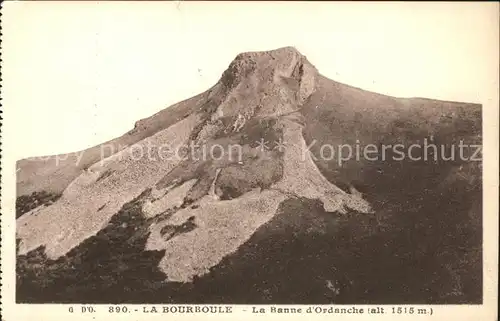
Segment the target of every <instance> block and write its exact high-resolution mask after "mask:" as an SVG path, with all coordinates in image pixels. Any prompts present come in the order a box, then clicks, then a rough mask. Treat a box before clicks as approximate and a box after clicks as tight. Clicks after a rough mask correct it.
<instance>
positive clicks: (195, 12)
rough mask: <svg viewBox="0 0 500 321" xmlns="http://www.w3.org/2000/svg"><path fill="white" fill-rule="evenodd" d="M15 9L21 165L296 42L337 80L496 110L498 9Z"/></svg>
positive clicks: (11, 84)
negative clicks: (245, 59) (234, 63)
mask: <svg viewBox="0 0 500 321" xmlns="http://www.w3.org/2000/svg"><path fill="white" fill-rule="evenodd" d="M3 6H4V8H3V9H2V14H3V17H2V33H3V44H2V47H3V49H2V60H3V66H2V78H3V80H2V86H3V88H2V99H3V105H4V107H3V108H4V119H5V120H6V121H4V132H8V133H10V135H11V136H13V137H15V139H13V140H11V141H12V144H15V148H12V149H10V151H11V153H13V154H15V155H11V156H12V157H14V158H16V159H20V158H24V157H31V156H41V155H51V154H58V153H66V152H73V151H79V150H82V149H84V148H87V147H91V146H94V145H96V144H99V143H102V142H104V141H106V140H109V139H112V138H115V137H118V136H120V135H122V134H123V133H125V132H126V131H128V130H129V129H131V128H132V127H133V126H134V123H135V122H136V121H137V120H139V119H141V118H144V117H148V116H150V115H152V114H154V113H156V112H158V111H159V110H161V109H164V108H166V107H168V106H170V105H172V104H174V103H176V102H178V101H181V100H184V99H187V98H189V97H191V96H194V95H196V94H198V93H200V92H203V91H205V90H207V89H208V88H210V87H211V86H212V85H213V84H215V83H216V82H217V81H218V79H219V77H220V76H221V74H222V72H223V71H224V70H225V69H226V68H227V67H228V65H229V63H230V62H231V60H232V59H233V58H234V57H235V56H236V55H237V54H238V53H240V52H245V51H260V50H271V49H276V48H279V47H284V46H294V47H296V48H297V49H298V50H299V51H300V52H301V53H302V54H304V55H305V56H307V58H308V60H309V61H310V62H311V63H312V64H314V65H315V66H316V67H317V68H318V70H319V71H320V73H322V74H323V75H325V76H327V77H328V78H331V79H333V80H336V81H339V82H343V83H347V84H349V85H353V86H356V87H360V88H363V89H367V90H371V91H375V92H379V93H383V94H388V95H392V96H398V97H428V98H435V99H443V100H456V101H466V102H475V103H482V104H484V105H488V106H489V105H491V103H492V99H493V98H492V95H491V88H498V73H499V70H498V47H499V44H498V41H499V40H498V38H499V33H498V23H499V21H498V3H319V2H318V3H299V2H295V3H283V2H277V3H243V2H240V3H228V2H224V3H215V4H214V3H193V2H71V3H70V2H64V1H57V2H52V3H51V2H45V1H43V2H34V1H28V2H10V3H5V4H3ZM488 90H489V92H488ZM7 147H9V146H7ZM11 147H12V146H11Z"/></svg>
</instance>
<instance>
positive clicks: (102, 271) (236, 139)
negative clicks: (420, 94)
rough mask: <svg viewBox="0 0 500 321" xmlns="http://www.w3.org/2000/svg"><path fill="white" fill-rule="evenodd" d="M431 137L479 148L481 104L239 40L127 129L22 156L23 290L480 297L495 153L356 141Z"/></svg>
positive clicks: (241, 297)
mask: <svg viewBox="0 0 500 321" xmlns="http://www.w3.org/2000/svg"><path fill="white" fill-rule="evenodd" d="M427 138H432V141H433V142H435V143H439V144H441V145H443V146H448V147H446V148H448V150H449V149H450V148H451V147H450V146H452V143H453V142H458V141H459V140H460V139H464V140H466V141H467V142H468V143H469V144H480V143H481V109H480V106H478V105H473V104H465V103H452V102H440V101H433V100H425V99H400V98H394V97H389V96H384V95H379V94H375V93H370V92H367V91H363V90H361V89H358V88H354V87H350V86H347V85H344V84H340V83H337V82H334V81H332V80H329V79H327V78H325V77H324V76H322V75H320V74H319V72H318V71H317V70H316V68H315V67H314V66H313V65H312V64H311V63H310V62H309V61H308V60H307V59H306V57H304V56H303V55H301V54H300V53H299V52H298V51H297V50H295V49H294V48H291V47H286V48H280V49H277V50H273V51H267V52H250V53H243V54H240V55H238V56H237V57H236V58H235V59H234V60H233V62H231V64H230V65H229V67H228V69H227V70H226V71H225V72H224V73H223V75H222V77H221V79H220V80H219V82H218V83H217V84H215V85H214V86H213V87H212V88H210V89H209V90H208V91H207V92H205V93H202V94H200V95H198V96H196V97H193V98H191V99H188V100H186V101H184V102H181V103H179V104H177V105H174V106H172V107H169V108H167V109H165V110H164V111H161V112H159V113H157V114H156V115H153V116H151V117H150V118H148V119H145V120H141V121H139V122H137V123H136V126H135V128H134V129H133V130H132V131H130V132H129V133H127V134H126V135H124V136H122V137H120V138H118V139H116V140H113V141H111V142H108V143H105V144H103V145H101V146H96V147H94V148H91V149H89V150H87V151H84V152H82V153H80V154H73V155H68V156H67V157H59V159H61V158H66V159H65V160H64V162H63V163H59V164H56V160H55V159H52V160H48V161H44V162H39V161H34V160H24V161H20V162H19V163H18V166H19V168H20V169H21V170H20V172H19V173H18V196H20V197H22V198H20V200H21V201H22V202H23V203H22V204H21V205H23V204H28V205H29V206H28V205H25V206H24V205H23V206H19V211H20V212H19V213H18V216H19V218H18V220H17V238H18V299H19V300H20V301H23V302H34V301H37V302H38V301H40V300H42V301H43V300H49V301H50V300H52V301H56V302H60V301H65V300H69V301H79V300H80V301H81V300H84V301H85V302H102V303H105V301H106V300H108V301H109V300H117V301H113V302H118V301H120V302H121V301H129V302H132V301H134V300H140V299H141V298H146V299H147V300H150V301H155V300H158V301H159V302H219V303H223V302H225V303H265V302H269V303H270V302H282V303H306V302H308V303H323V302H332V301H333V302H358V301H362V302H375V301H377V302H382V303H384V302H385V303H396V302H394V301H398V302H400V300H410V302H412V303H433V302H436V303H437V302H455V303H458V302H479V301H480V300H481V299H482V295H481V290H480V289H479V288H478V287H480V284H481V283H480V282H479V283H478V281H480V279H481V201H480V200H481V179H480V177H481V166H480V162H472V161H467V160H461V159H460V160H457V159H454V160H453V161H445V160H443V159H442V158H443V157H441V156H442V155H441V154H440V155H436V158H435V159H434V158H433V159H432V161H429V160H426V161H422V160H420V161H414V160H411V159H407V158H406V159H403V160H395V159H394V157H392V158H391V157H388V159H380V158H377V159H375V160H373V159H366V158H361V159H360V158H359V157H358V158H356V157H354V156H353V155H350V156H351V157H346V155H345V152H346V151H347V150H348V148H347V147H348V146H352V148H355V146H356V144H357V145H361V147H363V146H366V145H367V144H374V145H375V146H382V145H394V144H403V145H410V144H416V143H421V142H422V141H423V140H424V139H427ZM343 144H345V145H346V147H344V149H342V150H340V149H339V150H333V149H331V148H330V146H332V148H333V147H338V146H340V145H343ZM116 146H121V147H120V148H117V147H116ZM325 146H326V148H325ZM329 148H330V149H329ZM103 150H105V151H106V153H104V154H103V153H102V151H103ZM325 150H327V151H330V154H328V155H326V156H325ZM335 152H337V154H336V155H332V153H335ZM338 152H341V153H338ZM390 152H391V151H390ZM392 152H393V151H392ZM420 152H423V151H422V150H420ZM138 153H140V155H138ZM393 153H394V152H393ZM351 154H352V150H351ZM435 154H439V153H438V152H435ZM391 155H392V154H391ZM138 156H140V157H138ZM392 156H394V155H392ZM433 157H434V154H433ZM76 158H78V159H79V161H78V162H75V160H76ZM33 192H35V193H34V194H32V193H33ZM40 193H47V194H48V195H49V196H50V195H55V196H54V197H48V198H47V197H45V198H43V199H50V200H51V202H50V204H45V203H44V201H43V200H42V201H40V202H38V201H37V202H34V201H33V202H30V200H31V199H30V195H31V197H32V198H33V197H36V195H41V194H40ZM43 195H45V194H43ZM32 203H36V204H35V205H32ZM443 229H445V230H446V231H447V232H448V233H446V234H443ZM464 233H465V234H464ZM458 235H466V236H465V237H458ZM464 247H465V248H466V250H465V252H460V251H463V250H462V249H463V248H464ZM279 248H281V250H279ZM395 253H399V254H397V255H396V254H395ZM395 255H396V256H395ZM464 255H465V256H467V257H468V259H467V260H466V261H465V260H463V257H464ZM106 258H107V259H106ZM109 258H112V259H109ZM284 262H288V263H286V264H285V263H284ZM307 262H309V263H307ZM92 264H97V265H95V266H94V267H92V268H90V267H89V265H92ZM304 264H305V265H304ZM443 266H445V268H443ZM80 267H81V269H80ZM416 268H423V270H422V269H421V270H420V271H423V272H419V273H420V274H419V273H417V272H416V270H415V269H416ZM79 269H80V270H79ZM77 270H78V271H77ZM299 270H300V271H299ZM417 270H418V269H417ZM241 272H244V273H243V274H241ZM299 272H300V273H299ZM398 273H399V274H398ZM315 274H316V276H314V275H315ZM237 275H242V276H237ZM411 275H413V278H415V275H417V276H416V277H417V279H418V280H419V281H414V280H413V279H412V277H411ZM430 275H433V277H430ZM436 275H437V276H436ZM97 276H102V277H103V278H104V279H105V281H102V282H101V281H97V279H95V278H97ZM75 278H79V279H82V280H85V282H86V283H85V284H84V283H80V282H77V283H76V284H75V285H73V286H70V287H69V288H63V287H62V285H63V284H68V283H67V282H68V281H69V280H75ZM283 278H285V279H287V280H291V279H292V278H293V280H294V282H295V281H296V282H297V284H300V285H301V286H298V285H297V286H292V285H290V284H287V281H286V280H285V279H283ZM425 278H428V279H429V280H426V281H425V282H424V281H423V280H424V279H425ZM137 279H143V280H144V282H143V283H140V284H139V283H137V281H134V280H137ZM313 279H314V280H313ZM47 280H50V282H47ZM118 280H120V281H118ZM375 280H378V281H380V282H385V283H386V284H389V283H391V284H392V283H394V286H393V287H391V288H387V289H381V288H380V286H376V285H375V283H374V282H375ZM381 280H385V281H381ZM82 282H83V281H82ZM221 282H222V283H225V284H228V283H233V282H235V284H239V285H241V287H240V288H232V287H224V288H222V289H220V292H217V291H215V292H213V291H212V290H210V289H212V288H213V286H217V285H218V284H220V283H221ZM288 283H290V281H288ZM92 284H93V285H92ZM396 284H397V286H396ZM92 286H93V287H92ZM332 288H334V290H332ZM127 289H130V291H129V290H127ZM131 289H134V291H135V292H134V293H132V292H131V291H132V290H131ZM243 289H246V292H242V291H243ZM375 289H377V290H376V291H375ZM377 291H378V293H383V294H382V296H377ZM97 292H99V293H97ZM29 293H35V294H29ZM36 293H45V294H46V296H45V298H46V299H43V298H42V297H41V296H37V295H36ZM47 293H48V294H47ZM51 293H52V294H51ZM60 293H63V294H60ZM105 293H108V294H111V293H113V295H112V296H104V294H105ZM159 293H161V295H158V294H159ZM245 293H246V294H245ZM311 293H315V294H314V295H311ZM359 293H364V294H359ZM285 294H286V295H285ZM111 297H113V298H115V299H110V298H111ZM287 298H288V299H287ZM384 300H385V301H384ZM150 301H148V302H150ZM110 302H111V301H109V303H110ZM106 303H108V302H107V301H106Z"/></svg>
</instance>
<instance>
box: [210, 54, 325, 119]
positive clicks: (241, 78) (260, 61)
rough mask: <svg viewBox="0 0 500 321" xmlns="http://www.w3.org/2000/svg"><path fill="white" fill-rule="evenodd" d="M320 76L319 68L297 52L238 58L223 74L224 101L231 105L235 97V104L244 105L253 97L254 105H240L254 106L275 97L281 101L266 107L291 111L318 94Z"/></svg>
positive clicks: (240, 55) (221, 82)
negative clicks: (317, 84) (315, 91)
mask: <svg viewBox="0 0 500 321" xmlns="http://www.w3.org/2000/svg"><path fill="white" fill-rule="evenodd" d="M317 75H318V71H317V70H316V68H315V67H314V66H313V65H312V64H311V63H309V61H308V60H307V59H306V57H305V56H304V55H302V54H301V53H300V52H299V51H298V50H297V49H295V48H294V47H282V48H278V49H274V50H269V51H253V52H244V53H240V54H238V55H237V56H236V57H235V59H234V60H233V61H232V62H231V63H230V65H229V67H228V68H227V69H226V71H224V73H223V74H222V77H221V79H220V81H219V84H221V85H222V87H221V89H222V92H223V96H224V99H222V100H226V101H231V100H230V99H229V100H228V99H227V97H233V98H235V99H233V100H234V101H236V100H238V101H240V102H242V101H241V100H242V99H243V100H246V99H245V98H244V97H253V98H254V99H252V100H253V101H252V102H248V101H246V102H245V103H244V104H243V103H239V104H238V105H240V106H243V105H246V106H249V105H250V106H253V105H261V104H263V102H265V101H268V100H269V99H271V97H275V98H276V100H277V101H275V102H273V103H271V104H269V103H267V104H266V105H268V106H274V107H276V106H278V109H283V108H279V106H284V107H285V108H284V109H287V110H288V111H289V110H290V108H292V109H296V107H298V106H300V105H301V104H302V103H303V102H304V101H305V99H307V97H309V96H310V95H311V94H312V93H313V92H314V90H315V85H316V78H317ZM278 92H279V93H280V94H277V93H278ZM250 93H252V94H250ZM255 98H256V99H255ZM292 105H293V106H295V107H291V106H292ZM233 109H234V106H233ZM236 109H239V108H236ZM267 112H269V113H270V114H272V113H273V111H271V110H269V111H267ZM267 112H266V114H267Z"/></svg>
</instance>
